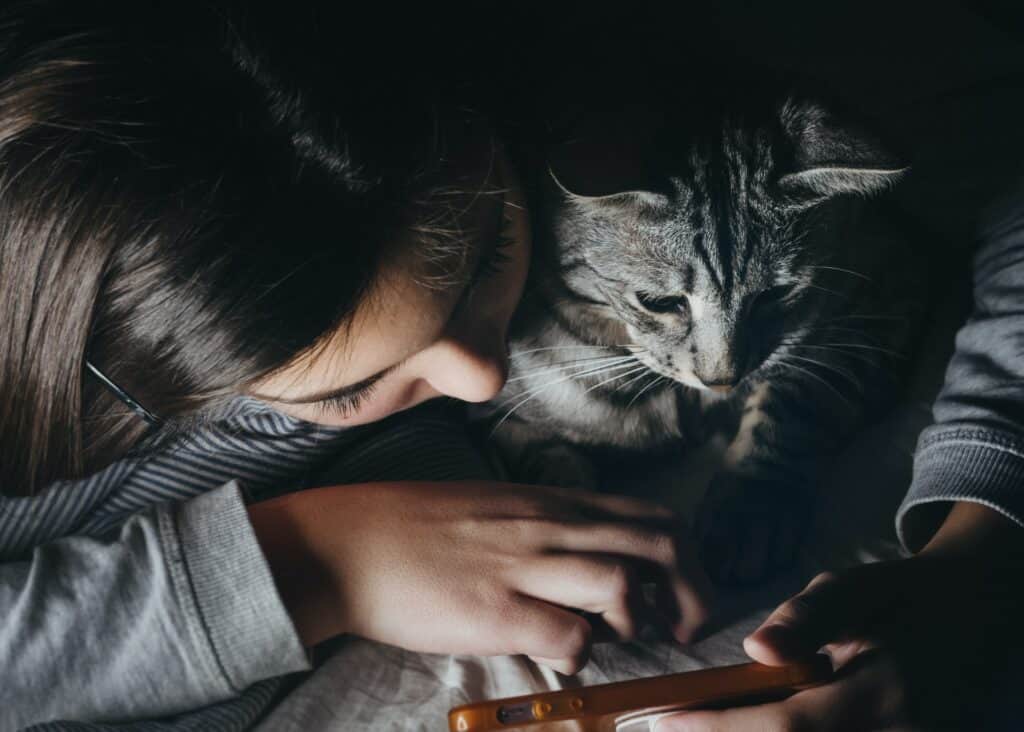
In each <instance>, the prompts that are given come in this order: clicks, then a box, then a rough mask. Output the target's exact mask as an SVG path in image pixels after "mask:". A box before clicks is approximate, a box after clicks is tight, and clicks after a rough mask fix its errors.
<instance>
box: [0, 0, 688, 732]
mask: <svg viewBox="0 0 1024 732" xmlns="http://www.w3.org/2000/svg"><path fill="white" fill-rule="evenodd" d="M82 5H83V4H80V3H64V2H33V3H26V4H22V5H17V6H14V7H12V8H9V9H8V10H7V11H5V17H4V21H3V23H2V25H0V32H2V38H0V54H2V58H0V68H2V78H0V177H2V181H0V211H2V214H0V271H2V277H3V283H4V286H3V288H2V291H0V312H3V313H4V315H5V327H4V329H3V337H2V342H0V350H2V357H0V364H2V365H0V393H2V394H3V395H4V399H3V400H2V404H0V441H2V444H3V446H4V453H3V455H4V457H3V467H2V473H3V474H2V486H3V490H4V494H5V495H4V498H3V502H2V503H0V553H2V556H3V559H4V563H3V565H2V566H0V608H2V611H0V612H2V614H3V618H4V620H3V626H2V628H0V668H2V669H3V672H2V673H3V683H2V686H3V690H4V691H3V698H4V703H3V704H2V705H0V728H3V729H15V728H20V727H23V726H26V725H31V724H33V723H39V722H47V721H51V720H78V721H128V720H137V719H144V718H153V717H168V716H171V715H182V714H183V713H185V712H188V711H189V710H194V709H197V708H200V707H208V706H209V705H211V704H214V703H216V702H224V701H225V700H230V699H234V701H233V702H230V703H228V704H226V705H221V706H219V707H213V708H211V709H207V710H206V711H205V712H200V713H198V714H199V715H200V716H198V717H197V716H195V715H192V716H190V715H187V714H186V715H184V716H176V719H175V721H174V722H168V724H170V725H171V728H179V727H180V728H199V729H217V728H241V727H244V726H246V725H248V724H249V723H250V722H251V721H252V720H253V719H255V718H256V717H257V716H258V715H259V714H260V713H261V711H262V710H263V709H264V708H265V707H266V705H267V703H268V700H269V699H270V698H271V697H272V695H273V693H274V690H275V687H274V685H273V684H259V683H258V682H261V681H262V680H265V679H271V678H276V677H280V676H282V675H284V674H288V673H291V672H294V671H299V670H303V669H305V668H308V666H309V661H308V658H307V654H306V652H305V650H304V649H305V648H309V647H312V646H314V645H316V644H317V643H319V642H320V641H322V640H324V639H327V638H330V637H332V636H336V635H339V634H356V635H359V636H363V637H366V638H371V639H375V640H378V641H383V642H385V643H392V644H396V645H399V646H403V647H406V648H410V649H415V650H420V651H435V652H445V653H453V652H458V653H475V654H507V653H526V654H529V655H530V656H532V657H533V658H535V659H536V660H537V661H538V662H539V663H542V664H546V665H548V666H550V667H552V668H554V669H557V670H559V671H562V672H563V673H572V672H574V671H575V670H576V669H578V668H579V667H580V666H581V664H582V663H584V661H585V659H586V656H587V651H588V648H589V645H590V643H591V641H592V639H593V637H594V636H595V635H597V636H601V635H604V636H607V637H611V638H630V637H632V636H634V635H635V633H636V630H637V628H638V627H639V625H640V624H641V622H642V621H643V620H644V619H645V618H646V616H647V615H649V614H651V613H654V612H655V609H654V608H648V607H645V605H644V603H643V601H642V600H641V593H640V592H639V588H640V582H641V581H646V582H654V583H656V584H657V586H658V587H659V588H660V589H661V602H660V603H659V606H658V608H657V609H656V611H657V615H658V616H659V617H663V618H664V619H665V621H666V622H667V623H668V625H669V626H670V627H671V629H672V631H673V632H674V634H675V636H676V637H677V638H679V639H680V640H686V639H688V638H689V637H690V636H691V635H692V634H693V632H694V630H695V629H696V628H697V627H698V626H699V625H700V624H701V622H702V621H703V619H704V617H705V615H706V607H707V590H706V587H705V583H704V581H703V579H702V576H701V573H700V572H699V570H697V569H696V568H695V566H694V564H693V562H692V561H691V559H690V554H689V553H688V551H687V549H686V547H685V542H686V537H685V536H683V535H681V534H680V533H679V531H678V529H676V528H675V527H676V526H677V522H674V521H672V517H671V516H670V515H669V514H668V513H667V512H666V511H664V510H662V509H660V508H658V507H657V506H654V505H651V504H648V503H644V502H641V501H636V500H630V499H625V498H613V497H599V496H584V495H571V494H568V493H565V492H561V491H555V490H549V489H542V488H536V487H519V486H512V485H505V484H498V483H486V482H482V481H475V482H452V481H448V482H437V483H410V482H391V483H376V484H370V483H362V484H353V485H344V486H336V487H328V488H321V489H317V490H311V491H306V492H303V493H297V494H293V495H288V496H285V497H282V498H277V499H275V500H269V501H264V502H257V503H254V504H252V505H248V506H247V504H246V502H245V501H244V500H243V495H242V492H241V490H242V489H244V490H247V491H248V492H249V493H250V495H251V496H255V495H264V496H265V495H271V494H276V493H281V492H283V491H284V490H286V489H288V488H291V487H299V486H302V485H303V483H304V480H305V477H306V476H307V475H308V474H309V472H310V470H311V469H313V468H314V467H315V466H317V465H318V464H322V463H323V462H324V460H325V458H327V457H329V456H330V455H331V454H333V453H335V452H337V451H338V450H339V449H340V448H341V447H342V446H343V445H344V443H345V441H346V440H348V439H350V436H351V434H353V431H355V430H358V429H359V428H360V426H362V425H368V424H370V423H374V422H378V421H380V420H383V419H384V418H386V417H388V416H389V415H392V414H395V413H397V412H401V411H403V410H407V409H409V408H411V407H413V406H415V405H417V404H419V403H421V402H424V401H426V400H431V399H434V398H437V397H451V398H454V399H459V400H463V401H469V402H479V401H483V400H486V399H489V398H491V397H493V396H494V395H495V394H496V393H497V392H498V391H499V389H500V388H501V386H502V384H503V381H504V378H505V373H506V367H507V364H506V362H507V355H506V353H505V332H506V328H507V326H508V322H509V319H510V317H511V314H512V311H513V309H514V308H515V306H516V303H517V301H518V299H519V296H520V293H521V291H522V287H523V282H524V278H525V275H526V269H527V265H528V261H529V251H530V241H529V239H530V237H529V231H528V221H527V216H526V211H525V209H524V202H523V196H522V192H521V190H520V187H519V185H518V182H517V176H516V172H515V168H514V166H513V165H512V164H511V162H510V161H509V159H508V157H507V156H506V154H505V152H504V151H503V148H502V145H501V143H500V141H499V140H498V139H497V138H496V135H495V131H494V129H493V128H492V127H491V126H490V125H489V124H488V122H487V120H486V119H485V118H484V117H483V116H482V115H480V114H478V113H476V112H474V111H473V110H472V109H470V108H469V105H468V103H467V99H466V98H464V97H463V96H460V92H459V90H455V91H454V92H453V91H446V90H445V89H441V88H438V87H436V85H433V84H432V83H431V80H433V79H437V78H441V77H442V76H443V73H442V72H444V71H446V70H445V68H444V56H443V55H442V54H440V53H438V52H437V51H436V49H432V57H431V58H432V59H433V61H432V63H431V64H427V63H426V62H425V59H426V58H427V56H426V55H419V51H422V50H423V49H419V51H418V50H417V47H416V46H415V45H414V44H412V42H411V40H410V39H396V40H395V41H394V42H393V43H388V44H386V45H381V44H382V42H378V45H376V46H374V47H373V50H374V51H375V52H377V53H381V49H382V48H389V49H403V50H402V54H401V57H404V58H406V59H409V60H410V63H409V64H408V65H399V66H398V67H397V68H395V69H394V70H392V69H389V68H387V67H385V66H384V65H381V64H377V65H376V66H375V68H373V69H372V71H366V70H364V69H358V71H359V73H353V72H352V68H353V66H356V65H359V64H364V63H369V62H371V60H372V59H371V58H368V57H367V56H365V55H362V54H363V51H361V50H360V49H359V47H358V42H357V41H354V40H346V39H345V38H344V37H342V36H343V33H342V32H343V31H344V29H345V28H346V25H345V21H346V20H347V19H346V18H344V17H330V16H329V15H328V14H326V13H325V12H324V11H323V10H320V11H318V12H315V13H314V12H307V13H303V12H299V11H296V12H295V13H294V15H293V16H291V17H292V20H285V19H282V18H277V17H260V16H259V14H258V13H256V12H255V11H244V12H243V11H242V10H239V9H233V8H231V7H229V6H228V5H223V6H216V5H211V6H206V5H185V6H178V7H176V8H175V10H174V11H173V12H168V13H158V12H156V11H154V10H153V9H152V8H150V9H147V10H145V11H143V10H140V9H139V8H138V7H137V5H138V4H132V3H125V4H120V3H104V4H98V5H99V7H97V6H96V5H94V4H90V5H89V7H87V8H86V7H82ZM431 40H436V37H435V38H432V39H431ZM413 61H415V65H413V63H412V62H413ZM397 457H398V456H395V455H391V456H389V457H388V458H387V459H389V460H394V459H396V458H397ZM379 459H380V460H384V459H385V458H383V457H381V458H379ZM307 484H308V483H307ZM567 608H576V609H580V610H584V611H587V613H588V615H583V614H580V613H578V612H572V611H571V610H569V609H567Z"/></svg>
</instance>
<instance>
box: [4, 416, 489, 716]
mask: <svg viewBox="0 0 1024 732" xmlns="http://www.w3.org/2000/svg"><path fill="white" fill-rule="evenodd" d="M488 474H489V471H488V468H487V466H486V464H485V463H484V462H483V460H482V459H481V458H480V457H479V455H478V453H477V452H475V451H474V450H473V449H472V448H471V446H470V443H469V440H468V437H467V435H466V432H465V429H464V428H463V427H462V426H461V424H460V423H459V421H458V418H457V414H456V413H455V412H454V411H453V408H452V407H451V406H449V405H446V404H444V403H431V404H428V405H424V406H423V407H421V408H419V409H416V410H413V411H412V412H409V413H406V414H402V415H396V416H395V417H392V418H390V419H388V420H384V421H383V422H379V423H376V424H373V425H366V426H361V427H355V428H349V429H338V428H326V427H322V426H319V425H314V424H310V423H307V422H302V421H300V420H296V419H293V418H291V417H288V416H285V415H282V414H280V413H278V412H275V411H274V410H272V409H271V408H270V407H268V406H267V405H265V404H263V403H262V402H259V401H256V400H253V399H238V400H236V401H235V402H233V403H232V405H231V406H230V407H229V408H228V409H227V410H226V411H225V412H224V413H223V414H222V415H220V416H219V417H218V418H217V419H216V420H215V421H212V422H211V423H210V424H209V425H206V426H204V427H202V428H200V429H197V430H195V431H193V432H191V433H188V434H183V435H181V436H178V437H176V438H174V439H173V440H172V441H169V442H168V443H167V444H165V445H163V446H162V447H161V448H160V449H159V451H156V452H154V453H152V454H149V455H146V456H144V457H142V458H134V459H131V460H124V461H121V462H119V463H116V464H114V465H112V466H110V467H109V468H107V469H106V470H104V471H102V472H100V473H97V474H95V475H93V476H91V477H89V478H86V479H84V480H81V481H77V482H65V483H61V484H55V485H53V486H51V487H50V488H49V489H48V490H46V491H44V492H43V493H41V494H39V495H36V496H28V497H0V560H3V561H10V560H14V559H18V558H23V557H25V556H26V555H28V554H29V553H31V552H32V550H33V549H34V548H35V547H37V546H40V545H42V544H45V543H46V542H48V541H53V540H55V539H58V538H60V537H63V536H69V535H84V536H93V537H100V536H104V535H107V534H109V533H110V532H112V531H114V530H116V529H117V528H118V527H119V525H120V524H121V523H122V522H124V521H125V520H126V519H127V518H128V517H129V516H131V515H132V514H134V513H137V512H139V511H142V510H143V509H146V508H148V507H150V506H153V505H155V504H157V503H162V502H167V501H182V500H187V499H189V498H192V497H194V496H197V495H199V494H201V493H203V492H205V491H209V490H211V489H213V488H216V487H218V486H220V485H223V484H224V483H226V482H228V481H230V480H236V481H238V482H239V483H240V484H241V485H242V486H243V488H244V489H245V491H246V492H247V495H249V496H250V497H251V498H253V499H263V498H267V497H270V496H273V495H278V494H280V493H284V492H287V491H288V490H294V489H296V488H300V487H308V486H311V485H328V484H340V483H356V482H363V481H372V480H401V479H415V478H419V479H438V480H441V479H458V478H483V477H487V475H488ZM97 671H98V672H99V671H101V670H99V669H98V670H97ZM281 690H282V680H280V679H271V680H268V681H264V682H261V683H259V684H256V685H254V686H252V687H250V688H249V689H248V690H246V692H245V693H244V694H243V695H241V696H240V697H238V698H236V699H233V700H229V701H227V702H223V703H220V704H216V705H212V706H210V707H207V708H205V709H202V710H198V711H195V712H192V713H189V714H185V715H182V716H180V717H176V718H174V719H166V720H159V721H152V722H135V723H131V724H121V725H110V724H86V723H77V722H48V723H45V724H39V725H34V726H32V727H30V728H28V729H30V730H32V731H33V732H44V731H45V732H59V731H60V730H76V731H78V732H83V731H96V732H98V731H100V730H104V731H107V730H129V729H130V730H138V731H140V732H157V731H159V732H171V731H172V730H173V732H184V731H189V732H192V731H195V732H199V731H200V730H202V731H203V732H206V731H207V730H209V731H211V732H222V731H223V732H228V731H229V730H243V729H246V728H248V727H250V726H251V725H252V724H253V723H254V722H255V721H256V720H258V718H259V717H260V716H261V715H262V714H263V713H264V712H265V711H266V710H267V709H268V707H269V705H270V704H271V703H272V702H273V701H274V700H275V699H276V698H277V697H278V696H279V694H280V692H281Z"/></svg>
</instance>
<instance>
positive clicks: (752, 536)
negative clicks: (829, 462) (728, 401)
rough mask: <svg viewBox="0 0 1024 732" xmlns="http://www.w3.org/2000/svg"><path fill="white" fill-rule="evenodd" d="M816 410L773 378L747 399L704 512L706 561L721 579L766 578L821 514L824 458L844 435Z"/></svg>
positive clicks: (787, 560) (787, 562) (700, 520)
mask: <svg viewBox="0 0 1024 732" xmlns="http://www.w3.org/2000/svg"><path fill="white" fill-rule="evenodd" d="M787 401H788V402H789V404H788V405H787ZM787 407H788V408H787ZM815 411H816V410H809V411H801V410H799V409H794V408H793V405H792V397H789V398H788V399H787V398H786V397H785V396H784V395H782V394H779V393H777V392H775V391H774V390H773V389H772V387H771V386H770V385H769V384H767V383H762V384H760V385H758V386H757V387H755V388H754V389H753V390H752V391H751V392H750V394H749V396H747V398H746V399H745V400H744V401H743V402H742V407H741V409H740V412H739V414H738V415H737V420H736V421H737V427H736V431H735V435H734V437H733V439H732V441H731V442H730V443H729V446H728V448H727V449H726V451H725V454H724V456H723V464H722V468H721V470H720V471H719V473H718V474H717V475H716V476H715V477H714V478H713V479H712V481H711V484H710V486H709V488H708V491H707V494H706V495H705V498H704V500H703V502H702V504H701V506H700V509H699V511H698V516H697V534H698V537H699V539H700V544H701V553H702V557H703V561H704V565H705V569H706V571H707V572H708V574H709V575H710V576H711V577H712V579H714V580H715V581H716V582H718V583H721V584H744V583H753V582H758V581H763V580H765V579H768V578H769V577H771V576H773V575H776V574H779V573H780V572H782V571H784V570H786V569H787V568H789V567H791V566H792V565H793V563H794V561H795V558H796V555H797V551H798V549H799V548H800V546H801V544H802V542H803V539H804V537H805V535H806V533H807V529H808V527H809V524H810V519H811V517H812V515H813V511H814V506H815V503H816V496H817V492H816V490H815V487H816V486H815V482H816V481H815V477H816V474H817V471H818V466H819V465H820V463H821V460H822V458H823V457H825V456H826V455H827V454H828V453H829V452H830V448H831V447H832V445H833V444H834V442H835V436H836V435H835V431H834V425H830V424H829V423H828V422H827V421H825V420H822V419H821V416H820V415H818V414H815Z"/></svg>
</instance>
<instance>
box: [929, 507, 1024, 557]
mask: <svg viewBox="0 0 1024 732" xmlns="http://www.w3.org/2000/svg"><path fill="white" fill-rule="evenodd" d="M979 554H984V555H991V556H998V557H1000V558H1001V559H1006V560H1009V561H1021V560H1024V527H1021V526H1019V525H1018V524H1017V523H1015V522H1014V521H1013V520H1011V519H1009V518H1007V517H1006V516H1004V515H1002V514H1001V513H999V512H998V511H996V510H995V509H992V508H989V507H988V506H985V505H983V504H980V503H974V502H969V501H959V502H956V503H954V504H953V507H952V508H951V509H950V512H949V515H948V516H946V519H945V521H943V523H942V525H941V526H940V527H939V530H938V531H936V532H935V535H934V536H933V537H932V538H931V540H930V541H929V542H928V544H927V545H926V546H925V547H924V548H923V549H922V550H921V551H920V552H919V556H929V557H965V556H976V555H979Z"/></svg>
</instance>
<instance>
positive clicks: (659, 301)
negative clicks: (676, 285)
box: [634, 290, 687, 313]
mask: <svg viewBox="0 0 1024 732" xmlns="http://www.w3.org/2000/svg"><path fill="white" fill-rule="evenodd" d="M634 294H635V295H636V301H637V302H638V303H640V304H641V305H642V306H643V307H644V308H646V309H647V310H650V311H651V312H652V313H677V312H685V311H686V308H687V301H686V296H685V295H678V296H673V297H657V296H655V295H648V294H647V293H646V292H640V291H639V290H638V291H637V292H636V293H634Z"/></svg>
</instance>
